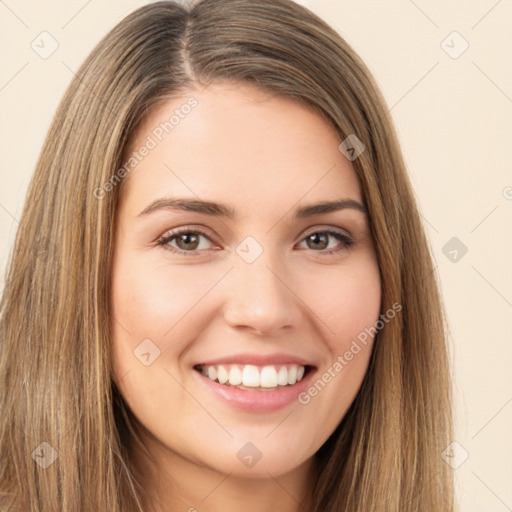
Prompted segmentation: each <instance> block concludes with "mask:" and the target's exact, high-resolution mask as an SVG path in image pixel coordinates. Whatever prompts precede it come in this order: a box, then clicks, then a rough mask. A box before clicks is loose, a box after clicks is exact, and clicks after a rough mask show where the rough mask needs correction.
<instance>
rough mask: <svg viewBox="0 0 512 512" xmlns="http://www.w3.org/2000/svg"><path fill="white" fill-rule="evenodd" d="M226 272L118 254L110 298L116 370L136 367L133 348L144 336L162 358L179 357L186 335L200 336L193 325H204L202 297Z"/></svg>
mask: <svg viewBox="0 0 512 512" xmlns="http://www.w3.org/2000/svg"><path fill="white" fill-rule="evenodd" d="M222 274H223V270H222V269H218V272H217V271H214V272H212V270H211V269H208V270H207V269H206V268H203V269H201V268H200V266H195V267H194V266H185V265H181V266H180V265H173V266H171V265H169V264H168V263H167V264H166V263H164V264H162V262H161V261H160V262H158V263H155V262H153V261H151V258H147V257H145V256H144V255H140V256H139V255H138V254H130V257H119V258H118V259H117V260H116V262H115V265H114V272H113V276H112V297H111V299H112V317H113V321H112V333H113V357H114V363H115V367H116V368H117V370H116V375H119V374H120V373H121V374H124V373H126V372H127V371H128V370H129V369H131V368H132V367H133V365H134V364H135V366H136V367H137V364H136V360H135V359H134V351H137V347H138V346H139V345H140V344H141V343H142V342H143V341H144V340H148V339H149V340H151V341H152V343H154V344H155V346H156V347H157V349H158V350H157V349H155V350H156V351H157V352H158V351H160V353H161V359H160V361H159V362H163V361H165V362H169V363H171V362H172V361H173V360H175V359H176V357H177V354H179V353H180V352H181V351H182V350H183V349H184V348H185V347H186V340H187V339H188V338H190V337H191V336H195V335H196V333H194V332H190V330H191V329H194V328H195V326H199V325H200V324H201V321H200V318H198V315H199V314H200V313H201V311H202V307H201V300H202V299H203V298H204V297H205V296H206V295H207V294H208V291H209V290H210V289H211V288H212V287H213V286H214V285H215V283H216V282H217V281H218V280H219V278H220V277H222ZM202 312H203V313H204V311H202ZM180 340H183V341H182V342H181V341H180ZM146 343H147V342H146ZM159 357H160V356H159ZM171 364H172V363H171Z"/></svg>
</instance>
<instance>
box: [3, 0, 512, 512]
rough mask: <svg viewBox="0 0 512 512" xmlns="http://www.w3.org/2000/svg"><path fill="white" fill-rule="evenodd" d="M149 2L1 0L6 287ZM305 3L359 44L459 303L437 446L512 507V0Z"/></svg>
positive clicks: (463, 478) (465, 495)
mask: <svg viewBox="0 0 512 512" xmlns="http://www.w3.org/2000/svg"><path fill="white" fill-rule="evenodd" d="M145 3H149V2H144V1H140V0H139V1H137V0H111V1H110V2H108V3H107V2H100V1H98V0H89V1H87V0H66V1H64V0H47V1H45V2H35V1H34V0H32V1H29V0H5V1H3V0H0V44H1V46H0V48H1V50H0V52H1V58H0V183H1V187H0V272H1V278H0V290H1V289H3V286H4V271H5V268H6V265H7V262H8V258H9V254H10V252H11V250H12V242H13V239H14V234H15V232H16V229H17V226H18V222H19V219H20V214H21V211H22V206H23V203H24V199H25V193H26V190H27V186H28V183H29V180H30V178H31V175H32V173H33V170H34V165H35V162H36V159H37V156H38V154H39V151H40V149H41V146H42V143H43V140H44V137H45V135H46V132H47V129H48V127H49V124H50V122H51V119H52V117H53V114H54V112H55V109H56V107H57V104H58V102H59V100H60V99H61V97H62V95H63V93H64V91H65V89H66V87H67V86H68V84H69V82H70V80H71V78H72V77H73V73H74V72H75V71H76V70H77V69H78V67H79V65H80V64H81V62H82V61H83V59H84V58H85V57H86V55H87V54H88V53H89V52H90V51H91V50H92V48H93V47H94V46H95V44H96V43H97V42H98V41H99V40H100V39H101V37H102V36H103V35H105V33H106V32H107V31H108V30H109V29H110V28H112V27H113V26H114V25H115V24H116V23H117V22H119V21H120V20H121V19H122V18H123V17H124V16H125V15H127V14H128V13H129V12H131V11H132V10H134V9H135V8H137V7H139V6H141V5H143V4H145ZM300 3H302V4H304V5H306V6H307V7H309V8H310V9H312V10H313V11H314V12H316V13H317V14H318V15H320V17H322V18H323V19H325V20H326V21H327V22H328V23H330V24H331V25H332V26H334V28H335V29H337V30H338V32H339V33H340V34H341V35H342V36H343V37H344V38H345V39H346V40H347V41H348V42H349V43H350V44H351V45H352V46H353V48H354V49H355V50H356V51H357V52H358V53H359V54H360V55H361V57H362V58H363V60H364V61H365V62H366V63H367V65H368V66H369V68H370V70H371V71H372V73H373V74H374V76H375V78H376V80H377V82H378V84H379V86H380V87H381V89H382V91H383V93H384V96H385V98H386V101H387V103H388V105H389V108H390V109H391V113H392V115H393V118H394V121H395V124H396V127H397V131H398V134H399V137H400V141H401V144H402V147H403V152H404V156H405V159H406V162H407V165H408V169H409V172H410V176H411V180H412V182H413V186H414V188H415V192H416V194H417V197H418V200H419V203H420V208H421V211H422V215H423V219H424V223H425V227H426V229H427V232H428V235H429V238H430V240H431V244H432V247H433V250H434V252H435V257H436V265H437V272H438V274H439V278H440V281H441V285H442V291H443V296H444V300H445V304H446V308H447V313H448V317H449V323H450V331H451V340H452V343H453V361H454V386H455V393H456V413H457V431H456V436H455V438H454V440H453V441H454V443H455V444H454V445H453V446H451V451H450V450H449V451H448V452H446V453H444V454H441V453H440V454H439V456H440V457H444V458H445V460H446V461H447V463H450V465H451V466H452V467H453V468H454V469H453V470H454V471H455V473H456V477H457V486H458V497H459V501H460V506H461V510H463V511H464V512H477V511H483V512H506V511H507V510H508V511H512V436H511V433H512V372H511V366H512V333H511V323H512V322H511V320H512V151H511V146H512V140H511V133H512V63H511V59H512V30H511V27H512V1H511V0H500V1H496V0H479V1H476V0H471V1H467V0H466V1H462V0H459V1H449V2H447V1H443V0H431V1H426V0H416V1H412V0H392V1H391V2H378V1H376V0H374V1H368V0H359V1H356V0H339V1H337V0H311V1H309V2H300ZM52 51H53V53H51V52H52ZM45 52H46V53H45ZM49 53H51V55H49ZM404 512H405V511H404Z"/></svg>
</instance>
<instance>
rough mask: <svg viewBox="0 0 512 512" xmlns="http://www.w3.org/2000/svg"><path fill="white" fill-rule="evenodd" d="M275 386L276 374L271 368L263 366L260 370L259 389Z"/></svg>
mask: <svg viewBox="0 0 512 512" xmlns="http://www.w3.org/2000/svg"><path fill="white" fill-rule="evenodd" d="M276 386H277V372H276V369H275V368H274V367H273V366H264V367H263V369H262V370H261V387H262V388H275V387H276Z"/></svg>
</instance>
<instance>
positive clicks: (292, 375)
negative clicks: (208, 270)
mask: <svg viewBox="0 0 512 512" xmlns="http://www.w3.org/2000/svg"><path fill="white" fill-rule="evenodd" d="M295 382H297V367H296V366H295V365H294V364H293V365H292V366H291V367H290V369H289V370H288V384H295Z"/></svg>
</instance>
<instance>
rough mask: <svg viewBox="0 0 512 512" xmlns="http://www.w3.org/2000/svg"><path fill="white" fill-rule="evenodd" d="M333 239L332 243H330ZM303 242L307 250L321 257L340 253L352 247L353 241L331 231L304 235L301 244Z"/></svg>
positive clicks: (347, 236) (344, 235) (342, 234)
mask: <svg viewBox="0 0 512 512" xmlns="http://www.w3.org/2000/svg"><path fill="white" fill-rule="evenodd" d="M329 239H330V240H329ZM333 239H334V243H331V242H332V241H333ZM336 241H337V243H336ZM304 242H305V243H306V246H307V247H306V248H307V249H313V250H314V251H315V252H320V253H321V254H322V255H328V254H332V253H336V252H340V251H343V250H346V249H348V248H350V247H351V246H352V245H354V240H353V239H352V238H351V237H350V236H349V235H347V234H345V233H341V232H338V231H333V230H324V231H314V232H313V233H310V234H308V235H306V237H305V238H304V239H303V241H302V242H301V243H302V244H303V243H304ZM326 249H327V250H326Z"/></svg>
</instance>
